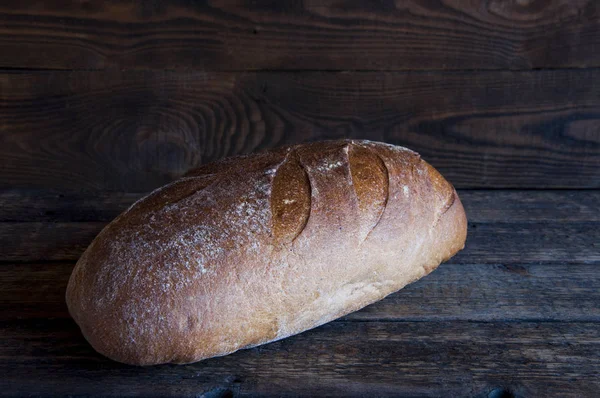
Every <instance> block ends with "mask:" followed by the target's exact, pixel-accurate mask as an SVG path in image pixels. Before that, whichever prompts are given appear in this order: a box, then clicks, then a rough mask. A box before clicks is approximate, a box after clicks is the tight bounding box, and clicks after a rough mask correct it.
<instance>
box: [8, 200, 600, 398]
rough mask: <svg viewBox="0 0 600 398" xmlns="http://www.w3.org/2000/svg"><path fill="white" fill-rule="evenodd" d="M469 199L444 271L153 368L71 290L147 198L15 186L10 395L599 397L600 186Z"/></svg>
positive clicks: (11, 203)
mask: <svg viewBox="0 0 600 398" xmlns="http://www.w3.org/2000/svg"><path fill="white" fill-rule="evenodd" d="M459 194H460V196H461V198H462V200H463V202H464V204H465V208H466V211H467V214H468V216H469V237H468V241H467V247H466V249H465V250H464V251H463V252H461V253H460V254H459V255H457V256H456V257H455V258H453V259H452V260H451V261H450V262H448V263H446V264H443V265H442V266H440V268H439V269H438V270H436V271H435V272H434V273H433V274H431V275H430V276H428V277H426V278H424V279H422V280H420V281H418V282H416V283H414V284H412V285H409V286H408V287H406V288H405V289H403V290H401V291H400V292H398V293H395V294H392V295H391V296H389V297H387V298H386V299H384V300H383V301H381V302H378V303H376V304H373V305H371V306H369V307H367V308H365V309H363V310H361V311H358V312H356V313H354V314H351V315H348V316H346V317H344V318H342V319H339V320H336V321H334V322H331V323H329V324H326V325H324V326H321V327H319V328H317V329H314V330H311V331H308V332H305V333H302V334H300V335H297V336H294V337H291V338H288V339H285V340H283V341H279V342H276V343H272V344H267V345H265V346H262V347H257V348H253V349H250V350H243V351H240V352H237V353H235V354H232V355H229V356H226V357H222V358H215V359H210V360H206V361H203V362H200V363H196V364H192V365H186V366H175V365H165V366H156V367H147V368H138V367H132V366H126V365H122V364H118V363H115V362H112V361H110V360H108V359H106V358H103V357H102V356H100V355H99V354H97V353H96V352H94V350H93V349H92V348H91V347H90V346H89V345H88V344H87V343H86V341H85V340H84V339H83V337H82V336H81V334H80V332H79V330H78V328H77V326H76V325H75V323H74V322H73V320H72V319H70V317H69V315H68V313H67V310H66V306H65V303H64V293H65V287H66V284H67V281H68V278H69V275H70V272H71V270H72V268H73V265H74V262H75V260H76V259H77V257H78V255H79V254H80V253H81V251H82V250H83V249H84V248H85V246H86V245H87V244H88V243H89V241H90V239H91V238H92V237H93V236H94V235H95V234H96V233H97V232H98V231H99V230H100V229H101V228H102V227H103V226H104V225H105V224H106V222H107V221H108V220H110V219H111V218H113V217H114V216H116V215H117V214H118V213H119V212H120V211H122V210H123V209H124V208H126V207H127V206H128V205H129V204H130V203H132V202H133V201H134V200H135V199H137V198H138V197H139V196H140V195H139V194H104V195H101V196H85V195H81V194H80V195H64V194H49V193H47V192H46V193H45V194H42V193H39V192H38V193H35V192H30V193H28V194H25V193H23V192H18V191H14V192H11V191H7V192H4V193H3V194H2V195H1V196H0V205H1V206H0V220H2V223H0V236H1V238H2V242H3V249H2V255H3V258H2V260H3V264H2V266H1V267H0V274H1V276H0V283H1V286H0V291H1V292H2V301H1V303H0V305H1V309H2V311H1V314H2V315H1V323H0V330H1V331H0V335H1V336H2V340H1V344H0V353H1V356H0V374H2V375H3V378H2V385H3V387H4V388H3V390H2V391H0V393H1V394H8V395H63V394H64V395H67V394H69V395H70V394H73V395H79V394H81V395H88V394H99V395H112V396H121V395H141V396H155V395H156V396H158V395H173V396H206V397H221V396H244V395H267V396H281V395H297V394H302V395H323V394H326V395H333V396H346V395H354V396H366V395H375V396H382V395H385V396H387V395H394V396H397V395H402V396H476V397H478V396H481V397H510V396H545V395H546V394H552V395H556V396H572V397H581V396H590V397H591V396H594V395H596V394H597V393H598V391H600V377H599V370H600V290H599V289H598V287H599V286H600V273H599V272H598V267H599V266H600V233H599V230H600V192H599V191H557V190H549V191H518V190H495V191H494V190H462V191H460V192H459ZM36 258H44V259H46V261H45V262H39V261H35V259H36ZM48 261H50V262H48Z"/></svg>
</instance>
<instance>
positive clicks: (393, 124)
mask: <svg viewBox="0 0 600 398" xmlns="http://www.w3.org/2000/svg"><path fill="white" fill-rule="evenodd" d="M594 81H600V69H594V70H559V71H533V72H532V71H527V72H512V71H505V72H393V73H382V72H350V73H333V72H307V73H281V72H264V73H207V72H181V71H177V72H162V71H161V72H151V71H125V72H121V71H98V72H87V71H78V72H24V73H4V74H0V87H1V88H2V90H1V91H0V119H1V120H2V129H3V133H2V135H1V136H0V188H13V187H20V188H27V189H31V188H51V189H61V190H92V191H103V190H113V191H128V192H141V191H147V190H150V189H154V188H156V187H158V186H160V185H162V184H164V183H166V182H169V181H171V180H173V179H174V178H176V177H178V176H181V175H182V174H184V173H185V172H186V171H187V170H189V169H190V168H192V167H194V166H197V165H199V164H201V163H205V162H209V161H211V160H215V159H218V158H221V157H223V156H227V155H233V154H238V153H247V152H251V151H254V150H258V149H262V148H267V147H272V146H276V145H281V144H290V143H297V142H302V141H309V140H318V139H329V138H342V137H354V138H369V139H372V140H380V141H386V142H390V143H395V144H402V145H404V146H408V147H410V148H412V149H414V150H416V151H418V152H419V153H421V155H422V156H423V157H424V158H425V159H426V160H427V161H429V162H430V163H431V164H433V165H434V166H435V167H437V168H438V169H439V170H440V171H441V172H442V173H443V174H444V175H445V176H446V177H447V178H448V179H449V180H450V181H452V182H453V184H455V185H456V186H457V187H458V188H482V187H483V188H485V187H488V188H600V129H599V128H598V126H599V125H600V88H599V87H598V86H597V85H595V84H591V82H594ZM42 164H43V167H40V165H42Z"/></svg>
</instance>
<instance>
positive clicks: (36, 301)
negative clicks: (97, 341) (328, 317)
mask: <svg viewBox="0 0 600 398" xmlns="http://www.w3.org/2000/svg"><path fill="white" fill-rule="evenodd" d="M599 48H600V7H599V4H598V2H596V1H594V0H574V1H571V0H466V1H462V0H443V1H442V0H439V1H438V0H406V1H404V0H400V1H392V0H381V1H355V0H327V1H321V0H319V1H317V0H305V1H288V2H275V1H262V0H258V1H255V0H252V1H245V0H239V1H238V0H235V1H232V0H226V1H206V2H205V1H189V0H165V1H142V0H127V1H124V0H110V1H105V2H99V1H98V2H95V1H70V0H66V1H58V0H52V1H44V2H40V1H30V0H20V1H17V0H8V1H3V2H1V4H0V395H1V396H18V397H21V396H63V395H74V396H90V395H91V396H194V397H199V396H200V397H231V396H298V395H302V396H357V397H363V396H406V397H447V396H450V397H454V396H460V397H481V398H483V397H487V398H500V397H546V396H557V397H577V398H579V397H597V396H598V394H599V393H598V392H599V391H600V289H599V288H598V287H599V286H600V273H599V272H598V267H600V127H599V126H600V84H599V83H598V82H600V51H598V49H599ZM342 137H351V138H366V139H372V140H380V141H386V142H390V143H394V144H399V145H404V146H407V147H410V148H412V149H414V150H417V151H418V152H420V153H421V154H422V156H423V157H424V158H425V159H426V160H427V161H429V162H430V163H432V164H433V165H434V166H435V167H436V168H438V169H439V170H440V171H441V172H442V173H443V174H444V176H445V177H447V178H448V179H449V180H450V181H451V182H452V183H453V184H454V185H455V186H456V187H457V188H459V190H460V196H461V198H462V200H463V202H464V204H465V208H466V211H467V214H468V217H469V237H468V241H467V246H466V249H465V250H464V251H463V252H461V253H460V254H459V255H457V256H456V257H454V258H453V259H451V261H450V262H448V263H447V264H444V265H442V266H441V267H440V268H439V269H438V270H436V271H435V272H434V273H433V274H431V275H430V276H428V277H427V278H424V279H422V280H420V281H418V282H416V283H414V284H412V285H410V286H408V287H406V288H405V289H403V290H401V291H400V292H398V293H396V294H393V295H391V296H389V297H388V298H386V299H385V300H383V301H381V302H379V303H376V304H374V305H371V306H369V307H367V308H365V309H363V310H361V311H358V312H356V313H354V314H350V315H348V316H346V317H344V318H342V319H340V320H337V321H334V322H332V323H330V324H327V325H324V326H322V327H319V328H317V329H315V330H312V331H308V332H306V333H303V334H300V335H298V336H295V337H291V338H289V339H285V340H283V341H280V342H276V343H273V344H269V345H265V346H262V347H257V348H254V349H250V350H244V351H240V352H238V353H235V354H232V355H229V356H226V357H223V358H215V359H210V360H207V361H203V362H200V363H197V364H192V365H186V366H170V365H167V366H157V367H150V368H136V367H130V366H125V365H121V364H118V363H114V362H111V361H110V360H108V359H105V358H103V357H102V356H100V355H99V354H97V353H95V352H94V351H93V349H92V348H91V347H90V346H89V345H88V344H87V343H86V342H85V340H84V339H83V337H82V336H81V334H80V332H79V330H78V328H77V326H76V325H75V323H74V322H73V321H72V320H71V318H70V317H69V315H68V313H67V310H66V305H65V302H64V293H65V287H66V284H67V281H68V278H69V275H70V272H71V270H72V268H73V266H74V264H75V261H76V260H77V258H78V257H79V255H80V254H81V253H82V251H83V250H84V249H85V247H86V246H87V245H88V244H89V243H90V241H91V240H92V239H93V238H94V236H95V235H96V234H97V233H98V232H99V231H100V230H101V229H102V228H103V227H104V226H105V225H106V224H107V223H108V222H110V220H112V219H113V218H114V217H115V216H116V215H118V214H119V213H120V212H121V211H123V210H124V209H125V208H127V207H128V206H129V205H130V204H131V203H133V202H134V201H135V200H137V199H138V198H140V197H141V196H142V195H143V193H144V192H148V191H150V190H152V189H154V188H156V187H158V186H160V185H162V184H165V183H167V182H170V181H172V180H174V179H176V178H177V177H179V176H181V175H183V174H184V173H185V172H186V171H188V170H189V169H191V168H193V167H195V166H197V165H200V164H203V163H206V162H210V161H212V160H216V159H219V158H222V157H224V156H228V155H234V154H240V153H249V152H252V151H256V150H261V149H264V148H269V147H273V146H276V145H280V144H293V143H298V142H305V141H313V140H320V139H330V138H342Z"/></svg>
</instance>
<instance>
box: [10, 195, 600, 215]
mask: <svg viewBox="0 0 600 398" xmlns="http://www.w3.org/2000/svg"><path fill="white" fill-rule="evenodd" d="M144 195H145V193H127V192H94V193H86V192H60V191H55V190H22V189H7V190H0V222H6V221H13V222H79V221H111V220H112V219H114V218H115V217H117V216H118V215H119V214H120V213H121V212H123V211H124V210H126V209H127V208H128V207H129V206H131V205H132V204H133V203H134V202H135V201H136V200H138V199H140V198H141V197H143V196H144ZM459 196H460V199H461V201H462V203H463V205H464V207H465V210H466V212H467V216H468V218H469V221H470V222H472V223H495V222H501V223H504V222H513V223H538V222H600V190H576V191H572V190H554V191H544V190H542V191H520V190H514V191H513V190H464V189H463V190H459Z"/></svg>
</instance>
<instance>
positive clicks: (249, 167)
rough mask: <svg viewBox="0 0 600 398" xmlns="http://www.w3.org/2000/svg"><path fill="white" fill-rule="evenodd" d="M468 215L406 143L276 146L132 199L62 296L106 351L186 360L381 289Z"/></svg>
mask: <svg viewBox="0 0 600 398" xmlns="http://www.w3.org/2000/svg"><path fill="white" fill-rule="evenodd" d="M466 226H467V224H466V217H465V214H464V209H463V208H462V204H461V202H460V199H459V198H458V196H457V194H456V191H455V190H454V188H452V186H451V185H450V184H449V183H448V182H447V181H446V180H445V179H444V178H443V177H442V176H441V175H440V174H439V173H438V172H437V171H436V170H435V169H433V168H432V167H431V166H430V165H428V164H427V163H426V162H424V161H423V160H421V159H420V157H419V156H418V155H417V154H416V153H414V152H412V151H410V150H407V149H405V148H401V147H396V146H392V145H388V144H383V143H375V142H369V141H352V140H339V141H328V142H319V143H311V144H303V145H297V146H291V147H284V148H278V149H275V150H271V151H266V152H263V153H260V154H256V155H249V156H243V157H238V158H235V159H233V160H232V159H228V160H224V161H221V162H218V163H215V164H212V165H207V166H203V167H202V168H200V169H197V170H195V171H192V172H191V173H189V174H188V175H187V176H186V177H185V178H183V179H181V180H178V181H176V182H174V183H172V184H170V185H168V186H166V187H163V188H161V189H159V190H157V191H155V192H153V193H152V194H150V195H149V196H147V197H146V198H144V199H142V200H140V201H139V202H138V203H136V204H135V205H134V206H132V207H131V208H130V209H128V210H127V211H126V212H125V213H123V214H122V215H120V216H119V217H118V218H117V219H115V220H114V221H113V222H112V223H111V224H110V225H108V226H107V227H106V228H105V229H104V230H103V231H102V232H101V233H100V234H99V235H98V237H97V238H96V239H95V240H94V242H93V243H92V244H91V245H90V247H89V248H88V249H87V250H86V252H85V253H84V255H83V256H82V257H81V258H80V260H79V262H78V263H77V266H76V267H75V269H74V271H73V274H72V276H71V280H70V281H69V286H68V288H67V304H68V306H69V311H70V312H71V314H72V316H73V318H74V319H75V321H76V322H77V323H78V324H79V326H80V327H81V330H82V332H83V334H84V336H85V337H86V338H87V339H88V341H89V342H90V343H91V344H92V346H94V348H95V349H96V350H98V351H99V352H100V353H102V354H104V355H106V356H108V357H110V358H112V359H115V360H117V361H120V362H125V363H130V364H138V365H150V364H158V363H166V362H172V363H187V362H194V361H198V360H201V359H204V358H209V357H212V356H219V355H225V354H227V353H230V352H233V351H236V350H238V349H240V348H244V347H250V346H255V345H259V344H264V343H266V342H269V341H273V340H277V339H281V338H284V337H287V336H290V335H293V334H296V333H299V332H302V331H304V330H307V329H310V328H313V327H315V326H318V325H320V324H322V323H325V322H328V321H330V320H332V319H335V318H337V317H339V316H342V315H345V314H347V313H349V312H352V311H355V310H357V309H360V308H362V307H364V306H366V305H368V304H370V303H372V302H374V301H377V300H379V299H381V298H383V297H385V296H386V295H388V294H390V293H392V292H394V291H396V290H398V289H400V288H402V287H403V286H404V285H406V284H408V283H410V282H412V281H414V280H416V279H418V278H420V277H422V276H423V275H426V274H427V273H429V272H431V271H432V270H433V269H435V268H436V267H437V266H438V265H439V263H440V262H441V261H443V260H446V259H448V258H449V257H451V256H452V255H454V254H455V253H456V252H457V251H458V250H460V249H462V247H463V246H464V241H465V239H466Z"/></svg>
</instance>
